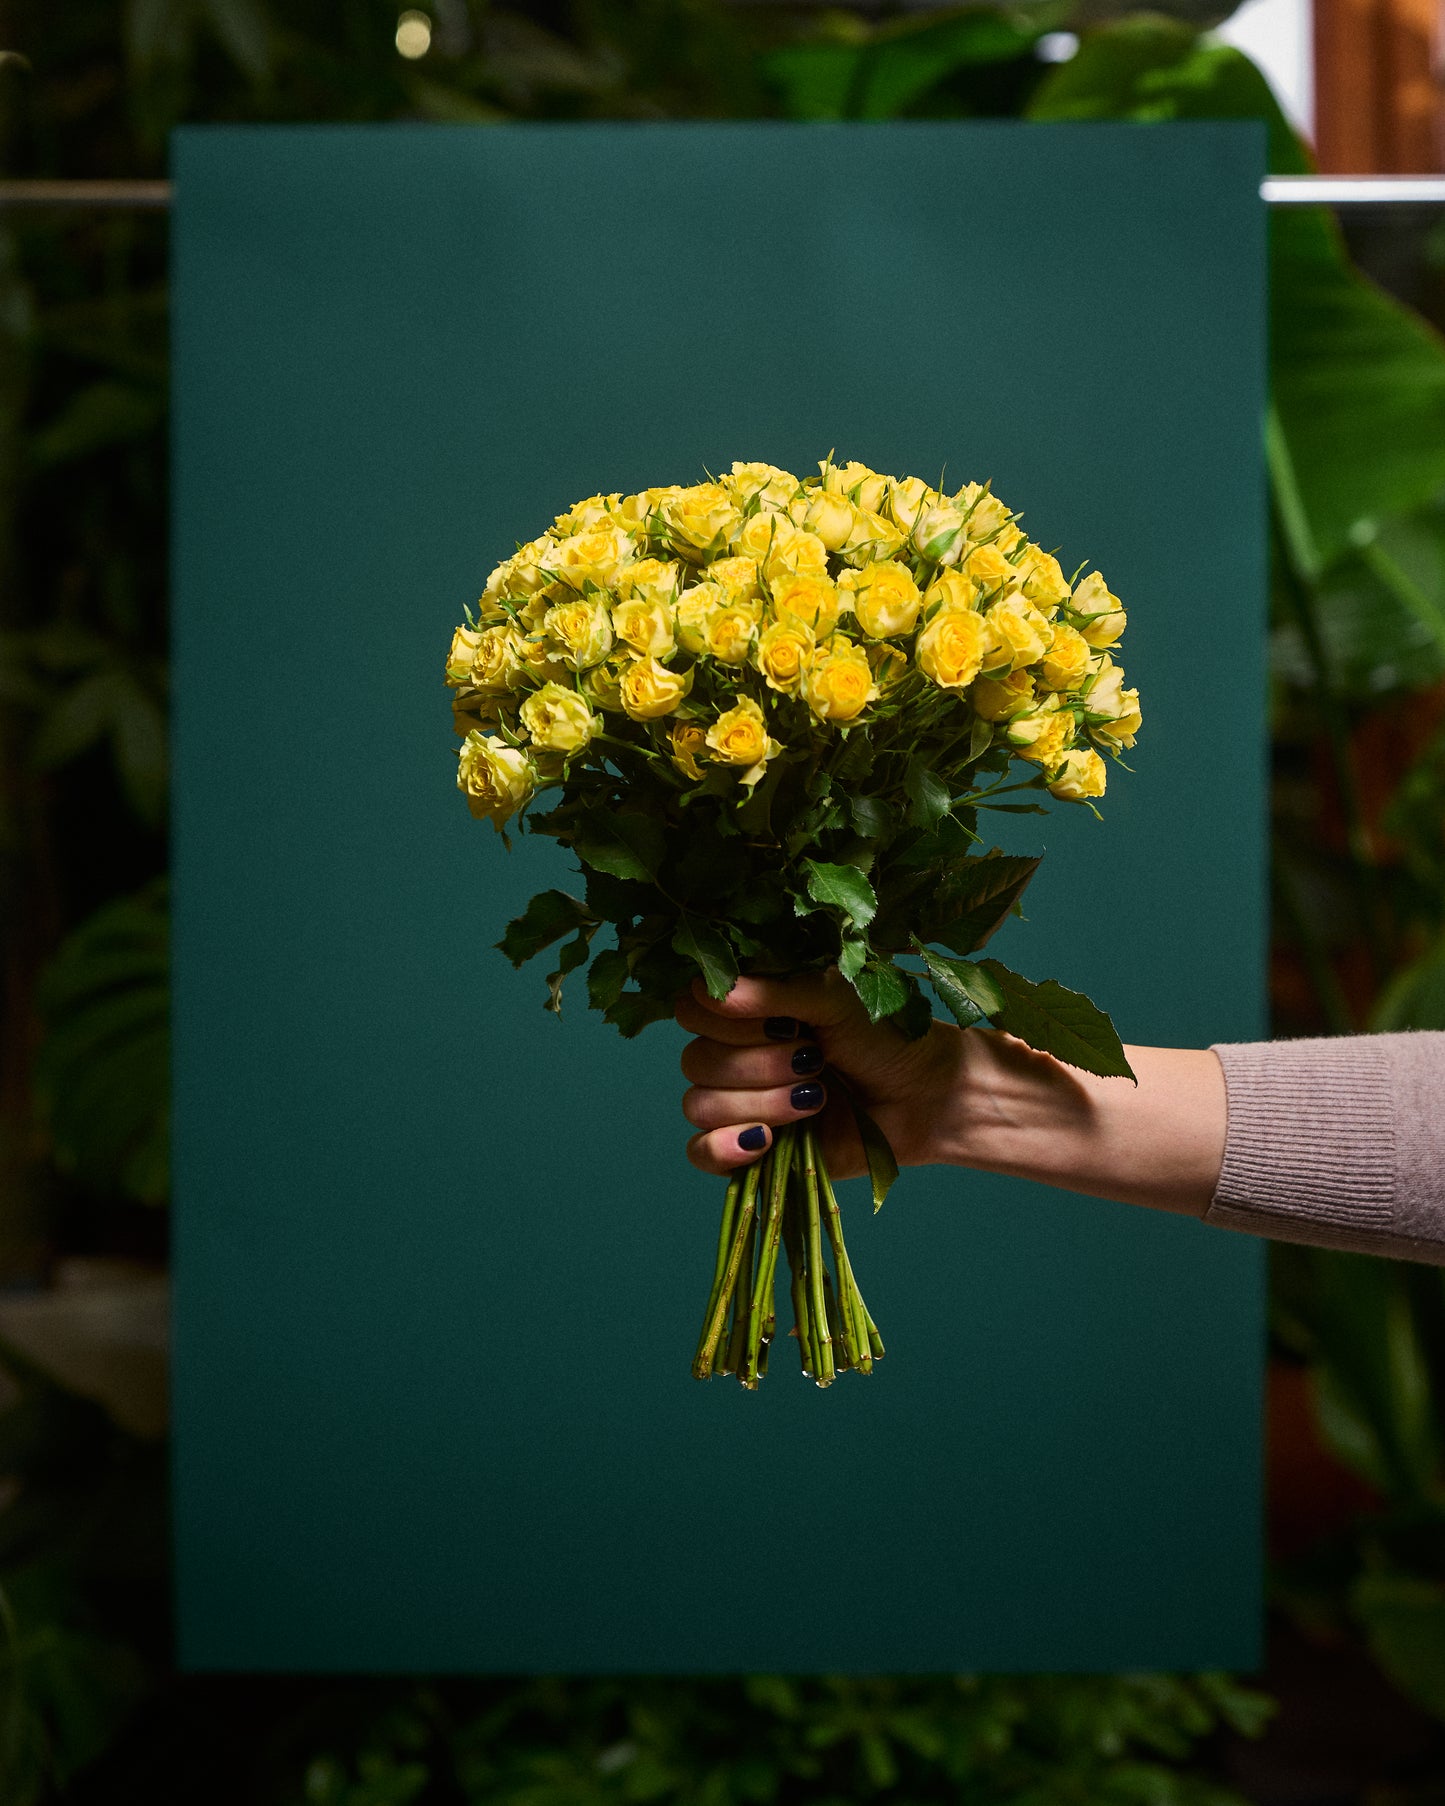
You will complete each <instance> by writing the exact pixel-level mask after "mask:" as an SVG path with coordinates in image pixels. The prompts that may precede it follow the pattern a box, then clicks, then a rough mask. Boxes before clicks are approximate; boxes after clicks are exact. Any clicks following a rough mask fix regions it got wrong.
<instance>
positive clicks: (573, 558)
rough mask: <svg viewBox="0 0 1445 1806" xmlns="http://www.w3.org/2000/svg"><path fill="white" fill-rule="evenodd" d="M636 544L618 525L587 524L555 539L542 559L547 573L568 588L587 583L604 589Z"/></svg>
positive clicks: (629, 559)
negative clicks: (599, 525)
mask: <svg viewBox="0 0 1445 1806" xmlns="http://www.w3.org/2000/svg"><path fill="white" fill-rule="evenodd" d="M635 551H636V547H635V546H634V544H633V541H632V537H631V535H630V534H628V533H626V532H625V531H624V530H623V529H622V528H621V527H589V528H588V529H587V531H586V532H585V533H573V534H571V535H569V537H568V538H566V539H559V540H558V541H557V542H556V543H555V544H554V545H553V547H552V549H551V551H550V552H548V553H546V554H545V555H544V557H543V559H542V568H543V570H544V571H545V572H546V573H547V575H548V576H549V577H551V578H553V579H554V580H555V581H557V582H559V583H565V584H566V585H567V586H568V588H569V589H584V588H585V587H586V586H587V585H588V584H592V585H595V586H596V587H598V588H600V589H606V588H608V587H609V585H610V584H611V583H612V580H613V579H614V578H615V577H616V575H617V573H618V572H619V571H620V570H621V569H622V567H623V565H625V564H630V563H631V561H632V557H633V554H634V552H635Z"/></svg>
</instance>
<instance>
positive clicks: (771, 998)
mask: <svg viewBox="0 0 1445 1806" xmlns="http://www.w3.org/2000/svg"><path fill="white" fill-rule="evenodd" d="M692 995H693V997H694V998H695V1000H696V1001H697V1002H698V1003H699V1004H701V1005H702V1007H703V1009H704V1010H706V1011H707V1013H708V1015H710V1016H715V1017H720V1018H724V1019H727V1020H731V1021H737V1020H738V1019H739V1018H746V1017H750V1016H756V1017H759V1018H760V1019H766V1018H767V1017H770V1016H773V1017H780V1016H793V1017H796V1018H797V1019H798V1020H799V1021H801V1022H808V1023H811V1024H812V1025H813V1027H814V1028H820V1029H821V1028H828V1027H830V1026H831V1025H832V1024H834V1023H837V1022H846V1021H847V1020H849V1019H850V1018H851V1017H854V1016H857V1015H858V1014H859V1013H860V1012H861V1011H862V1008H863V1006H862V1004H861V1003H859V1001H858V993H857V992H856V991H855V990H854V989H853V987H852V985H850V984H849V983H848V981H847V979H846V978H844V977H843V975H842V973H841V972H839V971H838V970H837V968H836V967H834V968H833V969H832V970H831V971H828V972H807V973H804V974H803V975H802V976H801V977H798V978H739V979H738V980H737V981H736V982H735V983H734V985H733V988H732V989H731V990H730V991H729V992H728V994H727V996H726V997H709V996H708V994H707V988H706V986H705V985H704V984H703V982H702V980H701V979H700V978H695V979H694V980H693V982H692Z"/></svg>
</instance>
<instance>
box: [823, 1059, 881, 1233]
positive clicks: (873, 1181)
mask: <svg viewBox="0 0 1445 1806" xmlns="http://www.w3.org/2000/svg"><path fill="white" fill-rule="evenodd" d="M828 1083H829V1085H830V1086H831V1087H832V1088H833V1089H834V1090H835V1091H841V1092H842V1094H843V1096H844V1097H846V1098H847V1100H848V1103H849V1106H850V1108H851V1109H852V1111H853V1120H854V1122H856V1123H857V1125H858V1139H859V1140H860V1141H861V1142H862V1143H863V1156H864V1158H865V1159H866V1160H867V1162H868V1182H869V1184H870V1185H871V1186H872V1188H873V1210H874V1214H875V1215H876V1214H877V1212H878V1211H880V1210H881V1209H882V1208H883V1200H884V1199H885V1198H886V1197H887V1196H888V1193H889V1191H890V1189H891V1188H892V1185H893V1181H894V1180H895V1179H896V1178H897V1177H898V1158H897V1156H896V1155H895V1154H894V1152H893V1148H892V1145H891V1144H890V1142H889V1140H888V1137H887V1136H886V1135H885V1134H884V1133H883V1131H882V1129H880V1128H879V1127H878V1124H877V1123H876V1122H874V1120H873V1118H872V1117H871V1116H870V1115H869V1114H868V1112H867V1111H866V1110H865V1109H864V1108H863V1106H862V1104H860V1103H859V1102H858V1099H857V1097H856V1096H855V1095H854V1092H853V1087H852V1086H851V1085H850V1084H849V1083H848V1081H847V1080H846V1079H845V1078H844V1077H843V1076H842V1075H841V1074H840V1073H836V1072H834V1073H830V1074H829V1075H828Z"/></svg>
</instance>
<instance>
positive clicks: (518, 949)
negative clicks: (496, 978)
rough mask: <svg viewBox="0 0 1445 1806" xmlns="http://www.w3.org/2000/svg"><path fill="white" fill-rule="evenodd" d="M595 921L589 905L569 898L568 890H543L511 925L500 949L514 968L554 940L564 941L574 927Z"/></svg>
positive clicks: (499, 944)
mask: <svg viewBox="0 0 1445 1806" xmlns="http://www.w3.org/2000/svg"><path fill="white" fill-rule="evenodd" d="M593 919H594V918H593V916H592V912H591V911H590V910H589V909H588V908H587V906H586V905H585V904H583V903H579V902H578V901H577V899H576V898H575V897H569V896H568V895H567V893H566V891H562V890H544V891H540V892H538V894H537V895H536V896H535V897H533V899H532V901H531V902H530V903H529V904H528V905H527V907H526V908H525V909H524V910H523V911H522V913H521V915H519V916H515V917H514V918H513V919H512V920H511V921H510V922H508V924H507V927H506V932H505V933H504V934H503V936H502V938H501V940H499V941H498V942H497V949H498V951H499V952H501V953H504V954H506V956H507V958H508V959H509V960H510V961H511V962H512V964H513V965H514V966H520V965H523V964H525V963H526V961H527V960H529V959H533V958H535V956H536V955H537V954H539V953H540V952H541V951H542V949H543V948H544V947H550V946H551V945H552V943H553V941H559V940H561V938H562V936H563V935H564V934H570V933H571V932H572V930H573V929H574V928H581V927H582V926H583V925H584V924H585V923H590V922H592V921H593Z"/></svg>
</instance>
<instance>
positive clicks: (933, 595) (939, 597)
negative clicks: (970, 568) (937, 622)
mask: <svg viewBox="0 0 1445 1806" xmlns="http://www.w3.org/2000/svg"><path fill="white" fill-rule="evenodd" d="M977 600H978V588H977V586H976V584H975V583H974V581H973V579H972V578H971V577H966V576H964V574H963V573H962V571H940V572H939V574H938V575H937V576H936V577H935V578H934V579H933V581H932V583H930V584H929V586H928V588H927V590H926V591H925V592H924V596H923V615H924V619H925V620H932V618H933V616H934V615H936V614H937V613H938V611H939V609H940V608H962V609H971V608H972V607H973V606H974V604H975V603H976V602H977Z"/></svg>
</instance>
